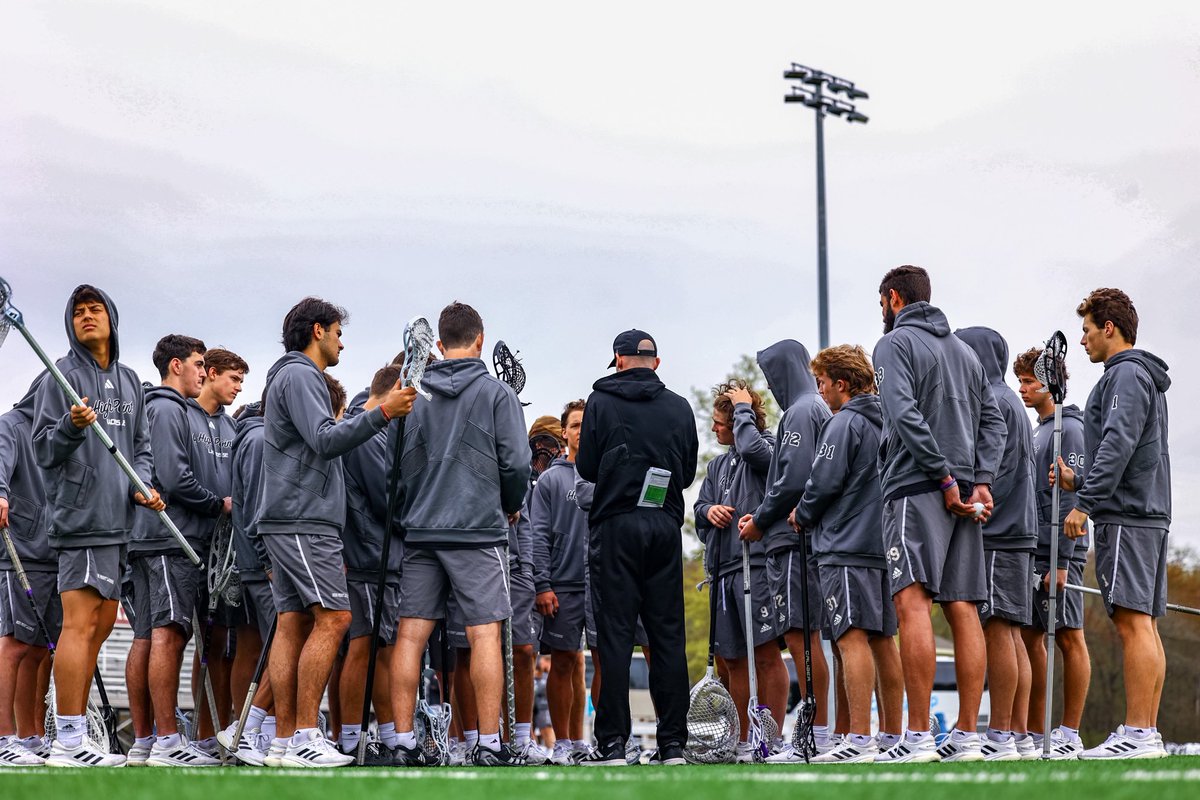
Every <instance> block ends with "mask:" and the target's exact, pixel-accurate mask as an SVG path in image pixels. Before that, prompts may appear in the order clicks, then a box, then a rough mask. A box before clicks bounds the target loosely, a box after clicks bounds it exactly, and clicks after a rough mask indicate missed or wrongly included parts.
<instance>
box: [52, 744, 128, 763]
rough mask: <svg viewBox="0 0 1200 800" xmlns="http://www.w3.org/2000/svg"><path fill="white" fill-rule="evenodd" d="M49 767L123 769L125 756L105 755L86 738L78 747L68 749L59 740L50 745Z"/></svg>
mask: <svg viewBox="0 0 1200 800" xmlns="http://www.w3.org/2000/svg"><path fill="white" fill-rule="evenodd" d="M46 766H47V767H123V766H125V756H123V755H119V754H117V753H105V752H102V751H101V750H98V749H97V748H96V746H95V745H93V744H92V743H91V742H89V741H88V740H87V738H86V737H84V739H83V741H82V742H80V743H79V745H78V746H77V747H67V746H66V745H64V744H63V743H62V742H60V741H59V740H58V739H55V740H54V744H52V745H50V757H49V758H47V759H46Z"/></svg>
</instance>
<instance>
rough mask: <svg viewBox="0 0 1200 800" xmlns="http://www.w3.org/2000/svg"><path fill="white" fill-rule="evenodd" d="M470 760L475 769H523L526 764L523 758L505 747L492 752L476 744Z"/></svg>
mask: <svg viewBox="0 0 1200 800" xmlns="http://www.w3.org/2000/svg"><path fill="white" fill-rule="evenodd" d="M471 760H472V761H474V762H475V766H477V767H523V766H525V764H526V762H525V759H524V758H522V757H521V756H519V755H517V754H515V753H513V751H512V750H509V749H508V747H507V746H506V745H501V746H500V749H499V750H492V749H490V748H487V747H484V746H483V745H478V744H477V745H475V752H474V753H473V754H472V757H471Z"/></svg>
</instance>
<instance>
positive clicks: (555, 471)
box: [529, 456, 588, 594]
mask: <svg viewBox="0 0 1200 800" xmlns="http://www.w3.org/2000/svg"><path fill="white" fill-rule="evenodd" d="M530 495H531V499H530V501H529V522H530V524H531V525H532V526H533V585H534V587H535V588H536V589H537V591H538V594H541V593H542V592H549V591H551V590H553V591H554V592H582V591H583V582H584V575H585V573H586V571H587V549H588V518H587V514H586V513H585V512H584V511H583V510H582V509H580V508H579V506H578V505H577V504H576V502H575V464H573V463H572V462H571V461H569V460H567V458H566V457H565V456H558V457H557V458H555V459H554V460H553V461H552V462H550V467H549V468H548V469H547V470H546V471H545V472H543V473H542V474H541V476H540V477H539V478H538V480H537V483H535V484H534V486H533V491H532V492H530Z"/></svg>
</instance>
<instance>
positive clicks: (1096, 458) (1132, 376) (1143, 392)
mask: <svg viewBox="0 0 1200 800" xmlns="http://www.w3.org/2000/svg"><path fill="white" fill-rule="evenodd" d="M1170 386H1171V379H1170V378H1169V377H1168V376H1167V365H1166V363H1165V362H1164V361H1163V360H1162V359H1161V358H1159V357H1158V356H1155V355H1152V354H1150V353H1147V352H1146V351H1145V350H1136V349H1131V350H1124V351H1122V352H1120V353H1117V354H1116V355H1115V356H1113V357H1111V358H1110V359H1108V360H1107V361H1105V362H1104V375H1103V376H1101V378H1100V381H1099V383H1097V384H1096V386H1095V387H1094V388H1093V389H1092V393H1091V394H1090V395H1088V402H1087V409H1086V410H1085V411H1084V423H1083V424H1084V439H1085V440H1086V442H1087V451H1088V454H1087V462H1088V465H1087V477H1086V479H1085V480H1084V482H1083V485H1082V486H1081V487H1079V488H1078V490H1077V491H1076V493H1075V507H1076V508H1078V509H1079V510H1080V511H1082V512H1084V513H1085V514H1087V515H1088V516H1090V517H1091V518H1092V522H1093V523H1095V524H1097V525H1130V526H1135V527H1145V528H1168V527H1170V525H1171V453H1170V451H1169V450H1168V448H1167V396H1166V391H1167V389H1169V388H1170Z"/></svg>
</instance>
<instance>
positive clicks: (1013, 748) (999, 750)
mask: <svg viewBox="0 0 1200 800" xmlns="http://www.w3.org/2000/svg"><path fill="white" fill-rule="evenodd" d="M979 752H980V753H981V754H983V760H984V761H1020V760H1021V751H1020V750H1018V749H1017V737H1016V736H1014V735H1013V734H1011V733H1010V734H1008V735H1007V736H1005V737H1004V738H1003V739H1001V740H999V741H996V740H995V739H993V738H992V737H991V736H990V735H988V736H982V737H980V743H979Z"/></svg>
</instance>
